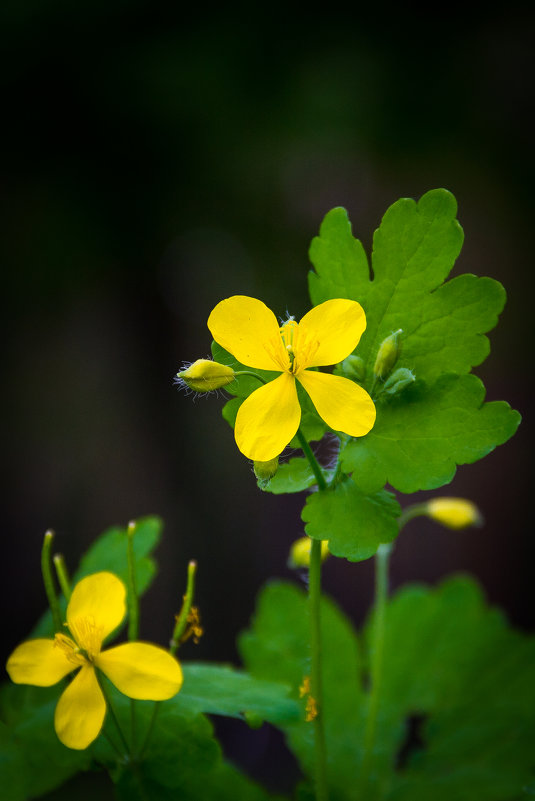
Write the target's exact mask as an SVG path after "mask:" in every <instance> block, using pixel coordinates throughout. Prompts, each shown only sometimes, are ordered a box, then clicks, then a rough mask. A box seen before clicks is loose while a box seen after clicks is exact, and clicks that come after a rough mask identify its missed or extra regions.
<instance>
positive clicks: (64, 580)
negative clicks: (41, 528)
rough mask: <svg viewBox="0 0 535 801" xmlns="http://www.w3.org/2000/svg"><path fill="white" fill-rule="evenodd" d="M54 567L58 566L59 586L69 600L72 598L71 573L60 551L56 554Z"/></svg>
mask: <svg viewBox="0 0 535 801" xmlns="http://www.w3.org/2000/svg"><path fill="white" fill-rule="evenodd" d="M54 567H55V568H56V576H57V577H58V582H59V586H60V587H61V591H62V593H63V595H64V597H65V600H66V601H67V602H69V601H70V598H71V582H70V581H69V574H68V572H67V566H66V564H65V559H64V558H63V555H62V554H60V553H56V554H54Z"/></svg>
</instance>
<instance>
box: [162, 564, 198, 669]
mask: <svg viewBox="0 0 535 801" xmlns="http://www.w3.org/2000/svg"><path fill="white" fill-rule="evenodd" d="M196 572H197V562H195V561H193V560H192V561H191V562H190V563H189V565H188V579H187V585H186V594H185V595H184V601H183V603H182V609H181V610H180V613H179V615H178V616H177V619H176V623H175V628H174V629H173V636H172V638H171V641H170V643H169V653H171V654H173V656H174V655H175V654H176V652H177V650H178V647H179V645H180V638H181V637H182V635H183V634H184V631H185V630H186V626H187V625H188V616H189V613H190V610H191V607H192V605H193V594H194V592H195V574H196Z"/></svg>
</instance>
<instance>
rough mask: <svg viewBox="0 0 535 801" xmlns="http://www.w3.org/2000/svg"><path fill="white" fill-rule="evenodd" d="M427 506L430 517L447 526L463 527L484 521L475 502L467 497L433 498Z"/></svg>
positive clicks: (453, 527) (477, 524)
mask: <svg viewBox="0 0 535 801" xmlns="http://www.w3.org/2000/svg"><path fill="white" fill-rule="evenodd" d="M425 507H426V514H427V516H428V517H430V518H431V519H432V520H436V521H437V523H442V525H443V526H446V527H447V528H452V529H461V528H468V526H480V525H482V523H483V517H482V515H481V512H480V511H479V509H478V508H477V506H476V505H475V503H472V501H467V500H466V499H465V498H433V499H432V500H430V501H428V502H427V503H426V504H425Z"/></svg>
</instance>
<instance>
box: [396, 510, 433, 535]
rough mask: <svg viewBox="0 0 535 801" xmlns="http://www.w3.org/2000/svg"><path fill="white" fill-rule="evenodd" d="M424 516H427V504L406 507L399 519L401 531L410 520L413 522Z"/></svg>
mask: <svg viewBox="0 0 535 801" xmlns="http://www.w3.org/2000/svg"><path fill="white" fill-rule="evenodd" d="M422 515H427V504H425V503H414V504H413V505H412V506H406V507H405V509H403V511H402V512H401V514H400V516H399V517H398V527H399V530H400V531H401V530H402V529H403V528H404V527H405V526H406V525H407V523H408V522H409V520H413V518H415V517H421V516H422Z"/></svg>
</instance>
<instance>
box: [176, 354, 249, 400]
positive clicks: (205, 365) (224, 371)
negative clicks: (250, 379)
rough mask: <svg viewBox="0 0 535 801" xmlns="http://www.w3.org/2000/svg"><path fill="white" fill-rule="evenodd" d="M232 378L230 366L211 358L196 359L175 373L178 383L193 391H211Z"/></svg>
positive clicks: (219, 387) (232, 371) (223, 385)
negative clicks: (184, 368)
mask: <svg viewBox="0 0 535 801" xmlns="http://www.w3.org/2000/svg"><path fill="white" fill-rule="evenodd" d="M234 378H235V374H234V370H233V369H232V367H228V365H226V364H220V363H219V362H214V361H212V360H211V359H197V361H196V362H193V364H190V366H189V367H188V368H187V369H186V370H182V371H181V372H180V373H177V374H176V382H177V383H178V384H181V385H183V386H184V385H185V386H187V387H189V388H190V389H193V390H194V391H195V392H213V391H214V390H216V389H221V388H222V387H225V386H226V385H227V384H230V383H231V381H234Z"/></svg>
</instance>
